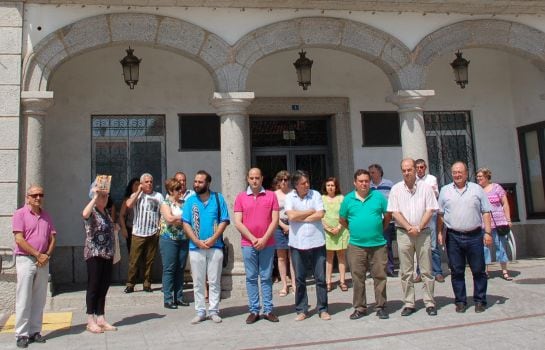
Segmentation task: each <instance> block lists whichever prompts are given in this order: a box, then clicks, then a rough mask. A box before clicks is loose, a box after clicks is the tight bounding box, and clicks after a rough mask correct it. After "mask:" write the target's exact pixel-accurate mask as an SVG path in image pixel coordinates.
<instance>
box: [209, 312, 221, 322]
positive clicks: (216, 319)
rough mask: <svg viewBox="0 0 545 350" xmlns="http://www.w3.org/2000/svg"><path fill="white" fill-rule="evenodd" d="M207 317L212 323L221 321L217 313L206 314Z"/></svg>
mask: <svg viewBox="0 0 545 350" xmlns="http://www.w3.org/2000/svg"><path fill="white" fill-rule="evenodd" d="M208 318H209V319H211V320H212V322H214V323H221V317H220V316H219V315H218V314H212V315H210V316H208Z"/></svg>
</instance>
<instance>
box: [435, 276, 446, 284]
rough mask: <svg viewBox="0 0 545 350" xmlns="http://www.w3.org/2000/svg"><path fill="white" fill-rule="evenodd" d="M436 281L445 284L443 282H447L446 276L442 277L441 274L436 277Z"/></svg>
mask: <svg viewBox="0 0 545 350" xmlns="http://www.w3.org/2000/svg"><path fill="white" fill-rule="evenodd" d="M435 280H436V281H437V282H439V283H443V282H445V276H443V275H441V274H439V275H436V276H435Z"/></svg>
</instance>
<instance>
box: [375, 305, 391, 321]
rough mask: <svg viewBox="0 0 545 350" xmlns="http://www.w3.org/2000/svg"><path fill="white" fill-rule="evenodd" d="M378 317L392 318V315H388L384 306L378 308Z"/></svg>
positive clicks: (382, 318) (383, 318)
mask: <svg viewBox="0 0 545 350" xmlns="http://www.w3.org/2000/svg"><path fill="white" fill-rule="evenodd" d="M377 317H378V318H380V319H381V320H386V319H388V318H390V316H388V314H387V313H386V311H385V310H384V308H382V307H381V308H379V309H378V310H377Z"/></svg>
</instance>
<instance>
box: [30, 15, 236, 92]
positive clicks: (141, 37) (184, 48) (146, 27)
mask: <svg viewBox="0 0 545 350" xmlns="http://www.w3.org/2000/svg"><path fill="white" fill-rule="evenodd" d="M124 43H126V44H133V43H136V44H141V45H146V46H152V47H156V48H160V49H165V50H169V51H173V52H175V53H179V54H181V55H184V56H186V57H189V58H191V59H194V60H195V61H197V62H199V63H200V64H202V65H203V66H204V67H205V68H206V69H207V70H208V71H209V72H210V73H211V75H212V78H213V80H214V84H215V86H216V88H217V89H218V90H219V91H222V90H224V89H226V88H227V85H228V84H227V82H226V81H225V80H222V78H225V75H223V74H221V72H222V67H224V66H225V65H228V64H230V62H229V58H230V57H231V55H230V46H229V45H228V44H227V43H226V42H225V41H224V40H223V39H221V38H220V37H218V36H217V35H215V34H212V33H210V32H208V31H206V30H204V29H203V28H201V27H198V26H196V25H194V24H191V23H188V22H185V21H182V20H179V19H176V18H171V17H165V16H158V15H151V14H140V13H139V14H126V13H117V14H106V15H99V16H95V17H89V18H85V19H82V20H80V21H77V22H75V23H72V24H69V25H67V26H65V27H63V28H61V29H59V30H57V31H55V32H53V33H51V34H49V35H48V36H46V37H45V38H44V39H43V40H41V41H40V42H39V43H38V44H37V45H36V46H35V47H34V50H33V52H32V53H31V54H30V55H29V56H27V57H26V58H25V61H24V64H23V72H24V73H23V90H27V91H45V90H47V88H48V84H49V80H50V77H51V74H52V73H53V72H54V71H55V70H56V69H57V68H58V67H59V66H60V65H61V64H62V63H63V62H65V61H66V60H68V59H70V58H71V57H74V56H77V55H80V54H83V53H85V52H88V51H90V50H94V49H97V48H102V47H107V46H112V45H117V44H124ZM218 71H219V72H220V74H217V72H218Z"/></svg>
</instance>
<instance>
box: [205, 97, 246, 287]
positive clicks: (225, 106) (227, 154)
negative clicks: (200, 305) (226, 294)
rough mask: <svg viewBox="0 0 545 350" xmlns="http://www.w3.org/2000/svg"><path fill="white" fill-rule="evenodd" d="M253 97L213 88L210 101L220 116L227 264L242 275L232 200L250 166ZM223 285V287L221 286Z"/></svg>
mask: <svg viewBox="0 0 545 350" xmlns="http://www.w3.org/2000/svg"><path fill="white" fill-rule="evenodd" d="M253 99H254V93H253V92H227V93H219V92H215V93H214V96H213V98H212V102H211V103H212V106H214V107H215V108H216V113H217V114H218V115H219V116H220V118H221V119H220V120H221V190H222V193H223V195H224V197H225V200H226V201H227V205H228V207H229V215H230V217H231V225H229V226H228V227H227V230H226V232H225V234H224V238H226V239H227V240H228V241H229V246H230V247H231V248H232V249H231V251H232V254H230V255H231V256H230V259H229V260H230V261H229V266H228V267H227V270H228V271H229V272H230V274H231V275H244V264H243V262H242V251H241V249H240V233H239V232H238V231H237V230H236V228H235V226H234V219H233V218H234V216H233V203H234V201H235V197H236V195H237V194H238V193H239V192H240V191H242V190H244V189H245V188H246V172H247V171H248V168H249V166H250V122H249V119H248V106H249V105H250V104H251V103H252V101H253ZM233 283H234V281H233ZM237 284H238V283H237ZM222 289H226V288H225V287H224V286H222Z"/></svg>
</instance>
